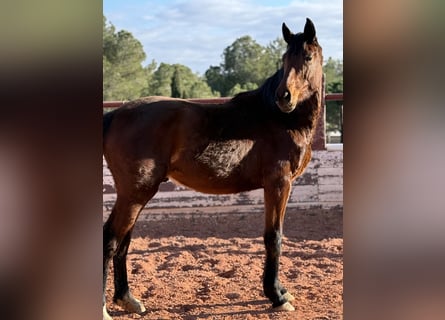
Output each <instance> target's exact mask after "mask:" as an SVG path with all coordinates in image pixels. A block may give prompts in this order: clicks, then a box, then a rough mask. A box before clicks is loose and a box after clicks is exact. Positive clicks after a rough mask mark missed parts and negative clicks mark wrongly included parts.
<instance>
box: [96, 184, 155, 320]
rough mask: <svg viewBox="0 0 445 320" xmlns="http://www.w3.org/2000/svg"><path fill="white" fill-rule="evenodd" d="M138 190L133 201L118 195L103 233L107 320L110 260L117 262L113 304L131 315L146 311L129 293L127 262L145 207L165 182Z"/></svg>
mask: <svg viewBox="0 0 445 320" xmlns="http://www.w3.org/2000/svg"><path fill="white" fill-rule="evenodd" d="M157 181H159V182H157V183H152V184H150V185H151V187H147V186H145V187H144V188H139V189H138V190H133V192H129V193H128V194H131V197H128V196H124V195H122V194H118V196H117V199H116V203H115V205H114V207H113V210H112V212H111V214H110V217H109V218H108V220H107V221H106V223H105V224H104V230H103V237H104V239H103V246H104V260H103V318H104V319H107V320H109V319H111V317H110V316H109V315H108V313H107V310H106V307H105V305H106V299H105V288H106V281H107V274H108V267H109V263H110V260H111V259H113V269H114V286H115V293H114V296H113V301H114V302H115V303H117V304H118V305H119V306H121V307H122V308H123V309H125V310H126V311H129V312H135V313H143V312H144V311H145V307H144V306H143V304H142V303H141V302H140V301H139V300H137V299H136V298H134V297H133V295H132V294H131V292H130V290H129V286H128V278H127V266H126V258H127V253H128V247H129V245H130V241H131V233H132V230H133V227H134V224H135V223H136V220H137V218H138V216H139V214H140V212H141V210H142V209H143V207H144V206H145V204H146V203H147V202H148V201H149V200H150V199H151V198H152V197H153V196H154V195H155V194H156V192H157V190H158V187H159V184H160V182H161V181H162V179H158V180H157Z"/></svg>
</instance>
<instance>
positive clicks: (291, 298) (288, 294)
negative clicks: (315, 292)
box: [283, 292, 295, 302]
mask: <svg viewBox="0 0 445 320" xmlns="http://www.w3.org/2000/svg"><path fill="white" fill-rule="evenodd" d="M283 298H284V299H286V300H287V301H288V302H292V301H294V300H295V297H294V296H293V295H291V294H290V293H289V292H285V293H283Z"/></svg>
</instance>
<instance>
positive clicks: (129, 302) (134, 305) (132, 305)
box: [116, 293, 145, 313]
mask: <svg viewBox="0 0 445 320" xmlns="http://www.w3.org/2000/svg"><path fill="white" fill-rule="evenodd" d="M116 304H117V305H118V306H120V307H121V308H122V309H124V310H125V311H128V312H133V313H143V312H145V307H144V305H143V304H142V302H140V301H139V300H138V299H136V298H135V297H133V296H132V295H131V294H130V293H126V294H125V296H124V298H123V299H118V300H116Z"/></svg>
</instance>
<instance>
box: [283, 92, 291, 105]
mask: <svg viewBox="0 0 445 320" xmlns="http://www.w3.org/2000/svg"><path fill="white" fill-rule="evenodd" d="M283 99H284V100H286V102H287V103H289V101H290V92H289V91H288V90H286V91H285V92H284V95H283Z"/></svg>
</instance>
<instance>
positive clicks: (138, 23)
mask: <svg viewBox="0 0 445 320" xmlns="http://www.w3.org/2000/svg"><path fill="white" fill-rule="evenodd" d="M283 2H284V1H275V2H273V1H270V2H268V1H259V2H258V1H253V0H241V1H240V0H219V1H213V0H186V1H184V0H177V1H164V2H162V3H159V2H157V1H146V2H142V4H141V2H140V1H127V2H122V3H123V4H122V7H120V8H117V7H116V4H115V5H114V8H113V9H109V10H107V9H105V12H104V14H105V16H106V17H107V18H108V20H109V21H111V22H112V23H113V24H114V25H115V26H116V27H117V28H118V29H125V30H128V31H130V32H132V33H133V35H134V36H135V37H136V38H137V39H138V40H140V41H141V42H142V44H143V46H144V50H145V52H146V53H147V56H148V58H147V60H148V61H151V60H152V59H155V60H156V61H157V62H158V63H160V62H166V63H181V64H184V65H186V66H188V67H190V68H191V69H192V70H193V71H195V72H196V71H197V72H199V73H201V74H203V73H204V72H205V70H206V69H207V68H208V67H209V66H210V65H219V64H220V62H221V55H222V52H223V50H224V49H225V48H226V47H227V46H229V45H230V44H231V43H233V41H235V40H236V39H237V38H240V37H242V36H244V35H250V36H252V37H253V38H254V39H255V40H256V41H257V42H258V43H260V44H262V45H267V44H268V43H269V42H271V41H273V40H274V39H276V38H277V37H281V23H282V22H286V24H287V25H288V26H289V27H290V28H291V30H293V31H294V32H300V31H302V30H303V26H304V23H305V19H306V17H310V18H311V19H312V21H314V23H315V26H316V29H317V34H318V39H319V42H320V43H321V45H322V47H323V51H324V56H325V57H326V58H327V57H329V56H332V57H333V58H336V59H342V58H343V29H342V26H343V7H342V6H343V5H342V1H340V0H319V1H311V2H307V1H301V0H300V1H292V2H289V1H287V2H286V3H283ZM125 3H126V4H125ZM106 7H107V1H105V3H104V8H106Z"/></svg>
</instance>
